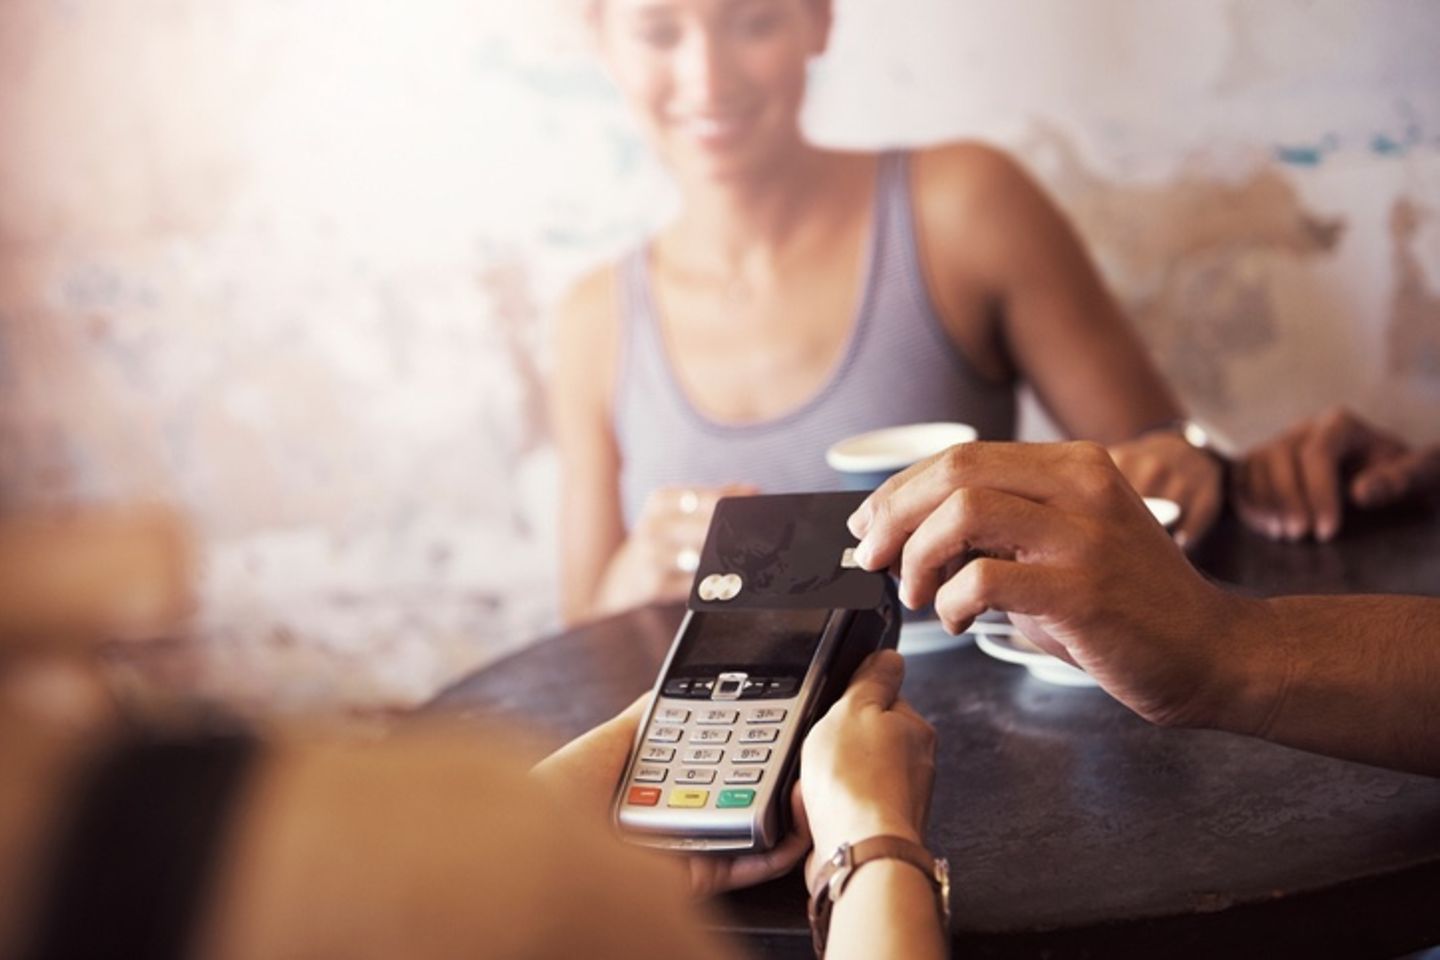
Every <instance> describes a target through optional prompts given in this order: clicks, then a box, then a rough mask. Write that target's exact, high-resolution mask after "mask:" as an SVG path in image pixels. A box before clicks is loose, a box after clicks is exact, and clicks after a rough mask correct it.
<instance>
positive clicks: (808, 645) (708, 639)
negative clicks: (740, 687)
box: [671, 610, 831, 676]
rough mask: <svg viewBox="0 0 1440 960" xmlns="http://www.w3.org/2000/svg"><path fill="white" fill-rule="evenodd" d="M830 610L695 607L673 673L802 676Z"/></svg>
mask: <svg viewBox="0 0 1440 960" xmlns="http://www.w3.org/2000/svg"><path fill="white" fill-rule="evenodd" d="M830 614H831V611H829V610H737V611H735V612H734V613H728V612H727V613H716V612H713V611H701V612H696V613H695V614H693V615H692V616H691V618H690V625H689V627H688V628H687V629H686V631H685V636H684V638H683V639H682V641H681V643H680V647H679V649H678V650H676V652H675V659H674V660H673V661H672V663H671V673H672V674H674V675H678V676H685V675H694V674H708V673H725V672H730V671H737V672H743V673H749V674H789V675H792V676H803V675H804V674H805V672H806V670H807V669H808V668H809V666H810V661H811V660H812V659H813V658H814V656H815V650H816V648H817V647H819V645H820V637H821V635H822V634H824V632H825V624H826V623H827V622H829V620H830Z"/></svg>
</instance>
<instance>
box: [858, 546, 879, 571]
mask: <svg viewBox="0 0 1440 960" xmlns="http://www.w3.org/2000/svg"><path fill="white" fill-rule="evenodd" d="M874 554H875V545H874V544H872V543H871V542H870V541H869V540H861V541H860V546H858V547H856V548H855V562H856V563H858V564H860V566H862V567H864V568H865V569H866V570H869V569H870V564H871V563H873V562H874V560H875V556H874Z"/></svg>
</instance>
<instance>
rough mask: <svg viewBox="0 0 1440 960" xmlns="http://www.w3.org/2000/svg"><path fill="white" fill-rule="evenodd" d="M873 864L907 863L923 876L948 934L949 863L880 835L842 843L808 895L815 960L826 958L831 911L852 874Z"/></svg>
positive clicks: (906, 842)
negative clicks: (932, 894)
mask: <svg viewBox="0 0 1440 960" xmlns="http://www.w3.org/2000/svg"><path fill="white" fill-rule="evenodd" d="M874 860H899V861H901V862H903V863H908V864H910V865H911V866H913V867H915V868H916V869H918V870H919V871H920V872H921V873H923V874H924V875H925V879H927V880H929V881H930V885H931V886H932V887H934V888H935V906H936V910H937V912H938V914H939V918H940V923H941V927H942V930H943V931H944V932H945V933H946V934H947V935H948V933H949V930H950V862H949V861H948V860H946V859H945V858H944V857H936V856H932V855H931V853H930V851H929V850H926V849H925V848H924V847H922V846H921V845H920V844H918V843H916V842H915V841H913V840H906V839H905V838H904V837H895V836H889V835H882V836H878V837H870V838H869V839H866V840H861V841H860V842H858V843H842V844H840V846H839V847H837V848H836V850H835V852H834V853H833V854H831V855H830V856H829V857H828V858H827V859H826V860H825V863H824V865H822V866H821V868H820V872H819V874H817V875H816V877H815V886H814V887H813V888H812V889H811V891H810V908H809V914H810V935H811V939H812V941H813V942H814V945H815V956H816V957H824V956H825V942H826V939H827V938H828V937H829V934H830V911H831V909H832V908H833V907H834V906H835V901H836V900H839V899H840V894H842V893H844V892H845V886H846V884H848V883H849V882H850V878H851V877H853V876H854V875H855V871H856V870H858V869H860V868H861V867H862V866H864V865H865V864H867V863H870V862H871V861H874Z"/></svg>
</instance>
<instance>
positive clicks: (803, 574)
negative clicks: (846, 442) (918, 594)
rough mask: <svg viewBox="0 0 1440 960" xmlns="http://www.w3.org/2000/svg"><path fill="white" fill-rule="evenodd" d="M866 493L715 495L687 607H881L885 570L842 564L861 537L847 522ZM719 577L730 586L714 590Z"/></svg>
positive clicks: (730, 608)
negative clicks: (874, 571) (857, 536)
mask: <svg viewBox="0 0 1440 960" xmlns="http://www.w3.org/2000/svg"><path fill="white" fill-rule="evenodd" d="M866 496H868V494H866V493H865V492H863V491H855V492H850V491H847V492H843V493H788V494H771V495H766V496H756V497H727V498H725V499H723V500H721V501H720V502H719V503H718V504H717V505H716V507H715V515H714V517H713V518H712V519H711V521H710V532H709V535H708V536H707V537H706V539H705V548H704V549H703V550H702V551H701V552H700V566H699V568H698V569H697V570H696V573H695V583H694V585H693V586H692V587H691V589H690V609H692V610H736V609H746V608H754V609H765V608H769V609H777V608H780V609H783V608H792V607H810V608H829V609H835V610H873V609H875V608H878V607H880V606H881V605H882V604H883V603H884V602H885V595H886V593H885V592H886V579H887V578H888V577H889V574H888V573H885V572H883V571H882V572H877V573H870V572H867V571H865V570H861V569H860V568H858V567H854V566H847V563H848V562H850V561H849V553H848V552H849V551H851V550H853V548H854V547H855V546H856V545H857V543H858V542H859V541H857V540H856V539H855V537H854V536H853V535H851V533H850V530H849V528H847V527H846V526H845V521H846V520H848V519H849V518H850V515H851V514H852V513H854V512H855V509H856V508H857V507H859V506H860V504H861V503H862V502H864V500H865V497H866ZM737 577H738V583H737V582H736V580H735V578H737ZM719 578H727V579H725V580H724V581H723V583H724V585H725V586H727V587H729V588H730V589H722V590H720V591H719V593H718V596H717V591H716V589H715V584H716V583H717V582H722V581H721V580H720V579H719ZM722 597H724V598H728V599H721V598H722Z"/></svg>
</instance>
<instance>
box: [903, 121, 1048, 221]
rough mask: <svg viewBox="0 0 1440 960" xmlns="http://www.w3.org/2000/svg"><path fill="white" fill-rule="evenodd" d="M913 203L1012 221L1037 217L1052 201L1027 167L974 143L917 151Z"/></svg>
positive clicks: (999, 151)
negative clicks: (1040, 210) (1039, 211)
mask: <svg viewBox="0 0 1440 960" xmlns="http://www.w3.org/2000/svg"><path fill="white" fill-rule="evenodd" d="M912 164H913V166H912V174H911V175H912V177H913V179H914V183H915V203H916V204H917V205H918V206H920V207H921V208H922V209H923V210H925V211H927V212H928V211H931V210H937V211H944V213H945V215H946V217H947V218H948V219H953V218H954V217H955V216H956V214H965V215H969V216H978V217H986V218H1000V219H1003V220H1009V219H1012V218H1014V217H1017V216H1020V217H1025V216H1033V215H1034V214H1035V212H1036V207H1037V204H1038V205H1039V206H1041V207H1048V206H1049V201H1048V199H1046V197H1045V194H1044V192H1043V191H1042V190H1041V189H1040V187H1039V185H1038V184H1036V182H1035V180H1034V179H1033V178H1032V177H1031V176H1030V174H1029V173H1027V172H1026V170H1025V168H1024V167H1023V166H1022V165H1021V164H1020V162H1019V161H1018V160H1016V159H1015V158H1014V157H1013V156H1011V155H1010V154H1009V153H1007V152H1006V151H1004V150H1002V149H1000V148H999V147H996V146H992V145H991V144H987V143H981V142H979V141H975V140H965V141H957V142H954V143H945V144H940V145H938V146H933V147H926V148H924V149H921V150H917V151H915V154H914V157H913V160H912Z"/></svg>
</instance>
